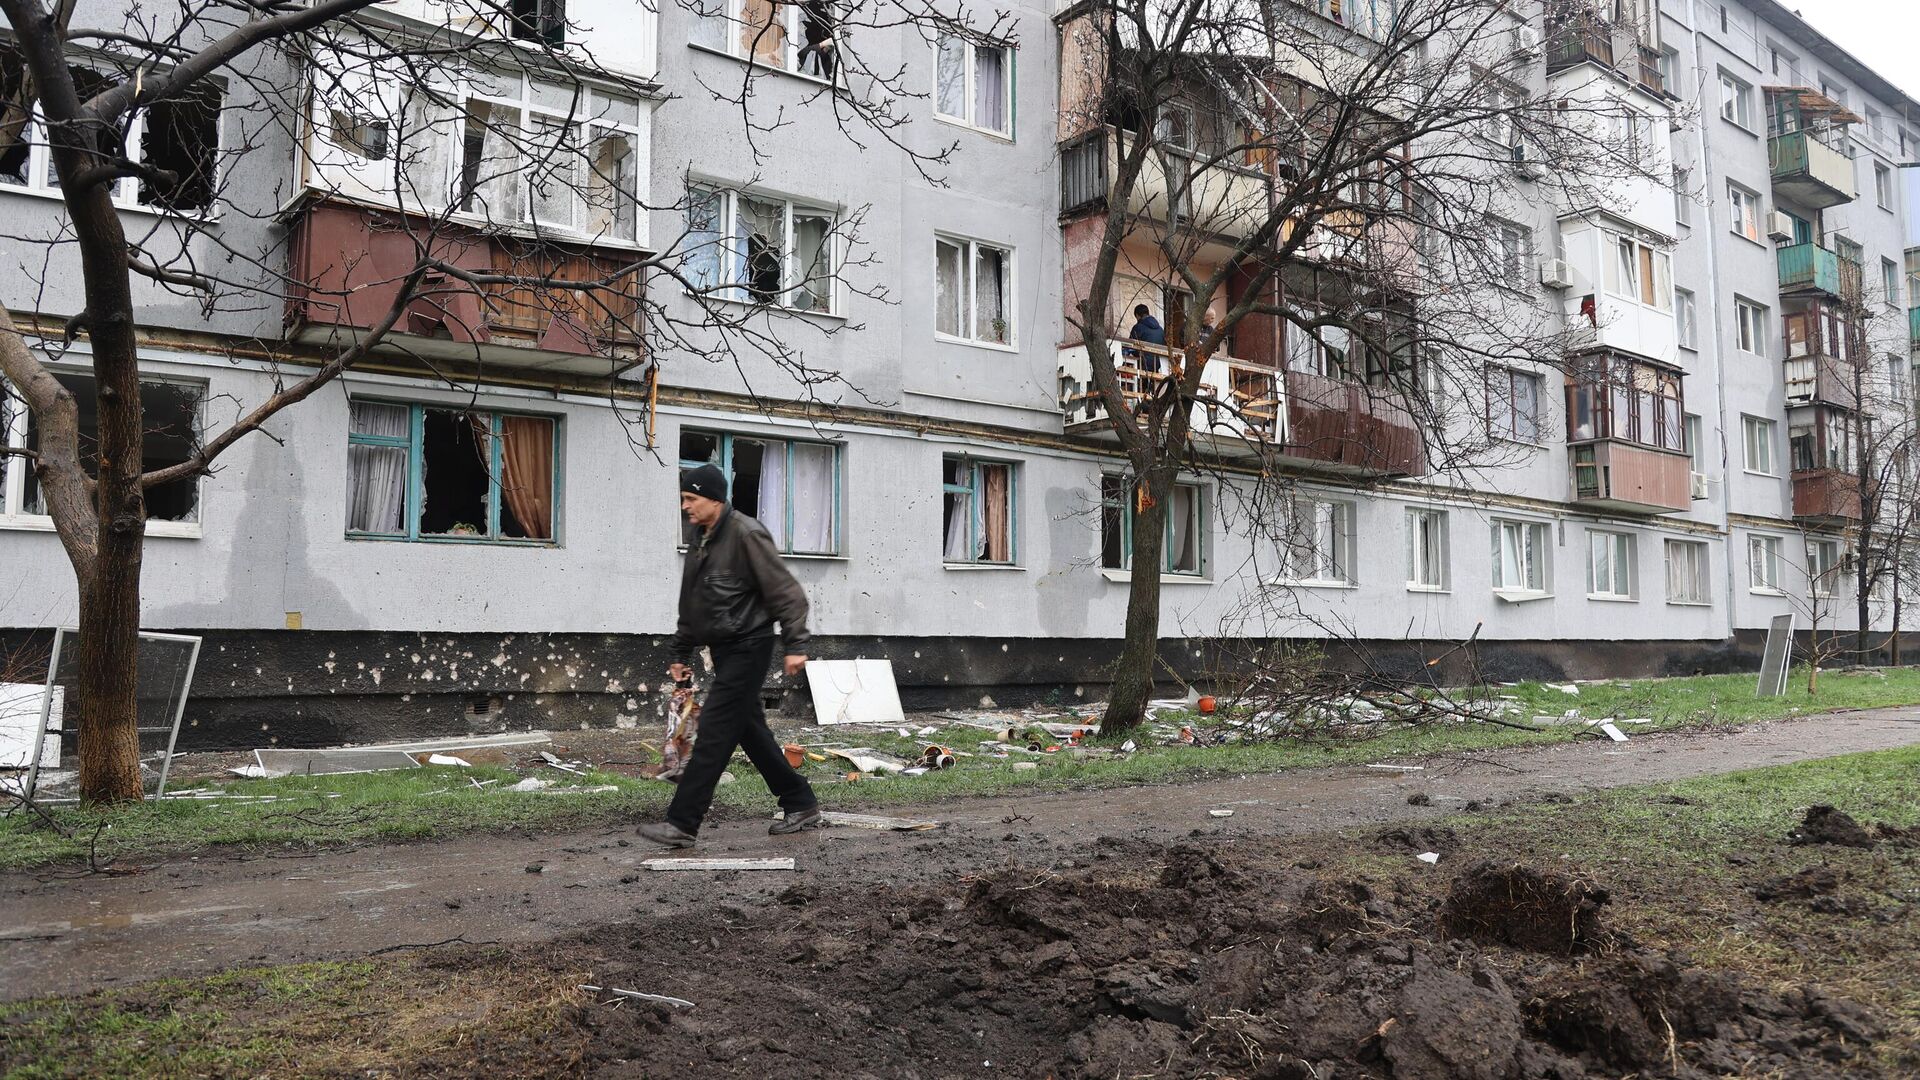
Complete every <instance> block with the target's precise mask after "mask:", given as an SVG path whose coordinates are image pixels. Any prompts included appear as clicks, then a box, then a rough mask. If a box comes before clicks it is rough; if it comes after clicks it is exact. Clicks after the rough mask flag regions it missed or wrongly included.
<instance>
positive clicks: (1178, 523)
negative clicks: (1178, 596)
mask: <svg viewBox="0 0 1920 1080" xmlns="http://www.w3.org/2000/svg"><path fill="white" fill-rule="evenodd" d="M1195 509H1196V507H1195V506H1194V489H1192V488H1190V487H1176V488H1174V489H1173V502H1172V505H1171V506H1169V507H1168V509H1167V514H1168V516H1169V517H1170V518H1171V519H1172V524H1173V545H1172V549H1171V551H1169V552H1168V554H1169V556H1170V561H1169V562H1168V563H1167V569H1169V570H1171V571H1173V572H1174V573H1177V574H1197V573H1199V572H1200V553H1199V551H1198V549H1197V548H1196V546H1195V536H1194V529H1193V521H1194V518H1196V517H1198V516H1199V515H1197V514H1196V513H1194V510H1195Z"/></svg>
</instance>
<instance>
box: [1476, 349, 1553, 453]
mask: <svg viewBox="0 0 1920 1080" xmlns="http://www.w3.org/2000/svg"><path fill="white" fill-rule="evenodd" d="M1487 371H1488V376H1489V377H1488V386H1487V393H1488V401H1487V422H1488V427H1489V428H1490V429H1491V433H1492V435H1493V437H1494V438H1496V439H1504V440H1506V441H1507V442H1515V443H1519V444H1521V445H1523V446H1540V445H1542V444H1543V442H1544V441H1545V438H1546V431H1545V427H1546V425H1545V424H1544V422H1543V413H1544V409H1543V408H1542V406H1541V397H1542V395H1543V394H1544V393H1545V380H1544V379H1542V378H1541V377H1540V376H1539V375H1538V374H1536V373H1534V372H1531V371H1522V370H1521V369H1519V368H1510V367H1504V366H1502V365H1498V364H1496V365H1493V366H1491V367H1489V368H1488V369H1487ZM1502 377H1504V382H1505V385H1504V386H1501V387H1495V386H1494V385H1493V381H1494V380H1495V379H1499V378H1502ZM1522 380H1524V385H1529V386H1532V387H1533V391H1532V394H1533V408H1532V412H1531V414H1530V415H1529V416H1528V419H1529V420H1530V421H1531V422H1532V425H1533V431H1532V434H1531V437H1529V436H1528V434H1527V433H1526V432H1523V431H1521V430H1520V427H1519V423H1518V421H1519V419H1520V418H1521V417H1522V415H1523V414H1522V413H1521V411H1520V396H1519V394H1518V393H1516V391H1515V389H1514V388H1515V387H1517V386H1520V385H1523V382H1522Z"/></svg>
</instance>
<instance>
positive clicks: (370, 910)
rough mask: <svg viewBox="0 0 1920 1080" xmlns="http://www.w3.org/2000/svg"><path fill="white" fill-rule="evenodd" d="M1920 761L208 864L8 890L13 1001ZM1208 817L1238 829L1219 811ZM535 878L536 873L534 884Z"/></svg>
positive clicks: (1504, 768) (1144, 792) (1884, 713)
mask: <svg viewBox="0 0 1920 1080" xmlns="http://www.w3.org/2000/svg"><path fill="white" fill-rule="evenodd" d="M1914 744H1920V709H1917V708H1907V709H1885V710H1876V711H1872V712H1862V713H1851V714H1842V715H1835V716H1822V717H1814V718H1807V719H1801V720H1793V721H1777V722H1773V723H1767V724H1756V725H1753V726H1750V727H1746V728H1743V729H1740V730H1738V731H1736V732H1731V733H1723V734H1684V735H1683V734H1673V735H1657V736H1643V737H1638V738H1635V739H1634V740H1633V741H1632V742H1629V743H1626V744H1624V745H1621V744H1612V743H1601V742H1582V743H1577V744H1568V745H1561V746H1554V747H1547V748H1541V749H1532V750H1515V751H1503V752H1498V753H1489V754H1483V755H1478V756H1475V757H1472V758H1434V759H1429V760H1427V761H1425V762H1424V764H1425V766H1426V767H1425V768H1424V769H1423V770H1422V771H1419V772H1411V773H1408V772H1398V771H1388V770H1377V769H1368V768H1363V767H1349V768H1335V769H1321V770H1303V771H1296V772H1288V773H1282V774H1271V775H1263V776H1250V777H1241V778H1236V779H1230V780H1216V781H1208V782H1204V783H1194V784H1183V785H1171V786H1164V787H1149V788H1122V789H1111V790H1105V791H1092V792H1083V793H1072V794H1051V795H1030V796H1015V797H1004V798H992V799H974V800H968V801H964V802H950V803H946V804H941V805H936V806H931V807H928V808H925V810H924V812H923V813H922V814H921V816H927V817H935V818H938V819H940V820H941V821H944V822H946V828H944V829H942V830H940V831H938V832H926V833H881V832H873V831H868V830H864V829H834V830H829V831H826V832H822V833H813V834H809V835H804V836H800V837H786V838H782V837H769V836H767V835H765V830H764V822H763V820H762V819H753V820H732V821H724V822H719V823H716V824H712V825H710V826H709V828H708V830H707V832H706V834H705V838H704V842H703V844H702V846H701V849H700V854H702V855H707V856H719V855H743V856H763V855H791V856H794V857H795V858H797V859H798V861H799V866H800V869H799V870H798V871H796V872H792V873H786V872H765V873H738V872H735V873H722V874H710V873H675V874H661V873H653V872H650V871H647V870H645V869H643V868H642V867H641V866H640V863H641V861H642V860H644V859H649V858H654V857H657V856H658V855H659V854H660V853H659V852H656V851H654V850H651V849H649V848H646V847H644V846H641V845H639V844H637V843H633V844H630V843H629V842H628V838H629V837H630V833H629V831H628V830H626V829H624V828H610V827H605V828H596V829H591V830H586V831H581V832H574V833H567V834H561V835H553V836H537V837H536V836H524V835H494V836H476V837H468V838H464V839H458V840H449V841H442V842H434V843H424V844H405V845H385V846H378V847H367V848H361V849H356V850H349V851H343V852H338V853H331V854H323V855H318V856H313V857H302V858H270V857H244V856H235V857H224V856H208V857H202V858H198V859H193V860H188V861H182V862H176V863H168V864H163V865H159V866H156V867H154V868H153V869H151V870H149V871H147V872H146V873H144V874H140V875H137V876H131V877H118V878H107V877H94V878H87V879H81V880H49V881H41V880H38V879H36V878H34V877H32V876H30V875H21V874H12V875H0V898H3V899H0V999H12V998H20V997H31V996H40V995H44V994H71V993H79V992H84V991H86V990H89V989H93V988H96V987H101V986H108V985H116V984H125V983H131V982H138V981H143V980H147V979H152V978H157V977H161V976H167V975H197V974H207V973H211V972H215V971H220V970H223V969H226V968H230V967H236V966H247V965H259V964H277V963H289V962H297V961H305V960H321V959H340V958H346V957H357V956H364V955H366V954H368V953H369V952H373V951H376V950H382V949H390V948H392V947H395V946H406V945H425V944H430V943H440V942H445V941H448V940H449V939H454V938H463V939H464V940H466V941H469V942H491V941H499V942H528V941H541V940H547V939H551V938H554V937H557V936H560V935H563V934H566V933H569V932H572V931H575V930H579V929H582V928H585V927H589V926H594V925H598V924H603V923H607V922H612V921H619V920H623V919H624V920H631V919H636V918H637V919H641V920H647V919H655V918H666V917H670V916H671V915H673V914H674V913H675V912H676V911H681V910H684V909H685V908H686V907H688V906H690V905H694V904H700V905H705V906H715V905H725V904H735V905H758V904H763V903H767V902H769V900H770V899H771V897H772V896H773V895H774V894H776V893H778V892H779V891H781V890H783V889H785V888H787V887H788V886H790V885H792V884H793V883H794V882H795V880H796V879H798V880H800V881H805V882H807V883H809V884H810V885H811V886H812V887H814V888H816V889H821V890H843V889H860V888H862V887H864V886H867V885H870V884H874V883H879V882H887V883H895V884H898V883H911V882H914V881H922V880H929V879H937V878H942V877H945V878H954V877H959V876H962V875H965V874H969V873H973V872H976V871H979V870H982V869H987V868H992V867H1002V866H1007V865H1009V864H1016V865H1040V866H1045V865H1050V864H1052V863H1055V862H1058V861H1060V860H1063V859H1071V858H1073V857H1075V856H1076V854H1078V853H1081V852H1083V851H1084V850H1086V849H1088V848H1089V847H1090V846H1091V845H1092V844H1093V842H1094V841H1095V840H1097V839H1098V838H1100V837H1102V836H1131V837H1135V838H1139V839H1145V840H1149V841H1165V840H1172V839H1176V838H1180V837H1184V836H1186V835H1188V834H1190V833H1192V832H1194V831H1195V830H1200V831H1202V832H1204V833H1208V834H1218V835H1221V836H1225V837H1232V836H1234V835H1275V834H1289V833H1306V832H1315V831H1324V830H1328V829H1337V828H1342V827H1345V826H1350V825H1358V824H1367V823H1377V822H1386V821H1398V820H1418V819H1422V818H1428V817H1435V816H1439V815H1442V814H1446V813H1450V812H1454V811H1457V810H1459V809H1461V808H1462V807H1463V806H1464V805H1465V803H1466V802H1468V801H1469V800H1480V801H1483V802H1485V801H1502V800H1507V799H1526V798H1528V797H1532V796H1538V795H1541V794H1544V793H1547V792H1575V791H1580V790H1586V789H1592V788H1600V787H1612V786H1619V785H1626V784H1639V783H1650V782H1659V781H1663V780H1675V779H1681V778H1685V777H1689V776H1701V775H1709V774H1714V773H1721V772H1732V771H1736V770H1739V769H1748V768H1756V767H1760V766H1766V765H1778V764H1785V763H1788V762H1793V761H1801V760H1807V759H1811V758H1819V757H1827V756H1832V755H1838V754H1847V753H1856V752H1860V751H1866V750H1884V749H1892V748H1895V747H1901V746H1908V745H1914ZM1412 763H1416V762H1414V761H1413V760H1412V759H1396V764H1412ZM1414 792H1425V793H1427V794H1428V795H1429V796H1430V798H1431V800H1432V801H1431V805H1430V806H1425V807H1419V806H1411V805H1409V804H1408V803H1407V796H1408V795H1409V794H1412V793H1414ZM1215 809H1221V810H1232V811H1233V815H1232V816H1231V817H1227V818H1215V817H1212V816H1210V815H1209V814H1208V813H1207V812H1208V811H1209V810H1215ZM769 812H771V808H769ZM891 813H896V814H902V815H904V814H908V813H914V812H913V811H905V810H897V811H891ZM536 864H538V865H541V866H542V870H541V871H540V872H537V873H536V872H530V870H529V869H528V868H529V867H530V866H533V865H536Z"/></svg>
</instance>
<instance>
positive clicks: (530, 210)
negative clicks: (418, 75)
mask: <svg viewBox="0 0 1920 1080" xmlns="http://www.w3.org/2000/svg"><path fill="white" fill-rule="evenodd" d="M480 78H481V79H482V80H484V82H483V83H476V82H475V81H473V80H472V79H467V80H463V81H462V82H461V84H460V85H459V87H458V88H457V89H456V91H455V101H454V103H455V105H456V106H457V111H456V112H455V113H454V121H453V123H452V125H451V128H452V130H450V131H449V132H447V133H446V134H445V136H444V137H445V138H447V139H449V140H451V146H450V147H449V149H448V153H447V169H448V175H447V177H446V179H445V182H444V183H443V184H442V185H440V186H439V188H438V190H440V191H443V192H445V198H444V201H443V202H441V203H438V204H431V205H430V206H429V207H428V208H430V209H431V208H437V206H439V205H445V204H447V203H452V204H454V205H455V206H456V209H454V210H452V211H450V215H451V216H452V217H453V218H454V219H455V220H463V219H464V220H468V221H476V222H484V223H486V224H489V225H495V226H499V225H506V226H510V227H512V226H518V227H520V228H524V229H529V230H535V231H538V232H541V233H544V234H551V233H561V234H565V235H568V236H577V237H582V238H588V239H591V240H593V242H594V243H595V244H617V245H622V246H626V247H633V246H635V245H636V244H637V242H638V237H639V234H640V231H641V229H642V228H643V222H644V220H645V218H646V214H647V207H646V204H645V202H644V200H642V199H641V197H640V185H641V184H642V183H644V182H645V174H646V172H647V169H648V166H649V162H648V161H647V159H646V157H645V156H642V157H641V160H640V161H639V162H638V167H636V168H635V170H634V178H633V189H632V190H631V191H629V192H627V193H626V194H627V196H628V197H629V198H631V199H633V200H634V213H633V218H634V225H633V227H634V235H633V236H620V235H618V234H616V233H609V232H594V231H592V230H589V229H588V228H586V227H585V224H584V222H583V223H581V224H579V225H575V224H573V223H568V222H558V221H550V220H546V219H543V218H542V217H541V216H540V215H539V214H538V213H536V212H535V205H536V200H535V197H534V186H535V185H534V183H533V178H532V175H531V173H532V170H531V169H530V168H528V167H527V164H526V163H525V162H523V163H522V173H521V177H520V181H519V182H518V183H517V184H515V185H514V186H515V197H516V198H515V201H516V203H517V205H516V206H515V207H514V213H515V217H514V218H513V219H512V220H510V221H499V220H496V219H492V218H490V217H489V216H488V215H486V214H484V213H475V212H473V211H468V210H460V209H458V208H457V205H458V201H459V200H460V199H462V198H464V197H465V193H464V192H462V191H461V190H460V184H461V178H462V175H463V173H464V170H465V166H466V139H465V130H464V129H465V125H466V116H467V108H468V103H469V102H473V101H484V102H487V103H488V104H491V105H500V106H504V107H506V108H509V109H516V110H518V111H519V114H520V120H521V124H522V128H523V134H522V135H521V136H520V142H521V143H522V144H523V145H524V146H528V147H530V146H531V145H532V143H533V138H532V136H531V135H530V134H527V133H526V132H530V131H531V130H532V124H531V121H532V120H533V118H535V117H540V118H543V119H545V120H547V121H549V122H552V123H555V124H559V125H566V126H569V127H574V128H578V129H580V130H579V135H578V136H577V138H576V141H575V143H574V146H575V147H576V148H577V153H578V160H577V162H576V163H575V164H576V166H577V168H578V169H579V171H578V172H577V173H576V174H575V179H574V180H573V182H572V190H573V193H574V194H573V200H574V205H575V207H576V208H582V207H584V205H585V203H584V201H583V200H584V195H585V190H586V186H587V169H588V166H589V164H590V163H591V161H592V158H591V157H590V156H589V154H588V148H589V147H591V146H593V144H594V133H595V132H596V131H614V132H619V133H622V134H625V135H627V136H628V137H629V138H631V139H632V140H633V148H634V151H635V153H636V154H640V155H645V154H646V153H647V148H646V146H645V140H646V135H645V133H644V132H643V131H642V130H641V128H640V125H639V123H638V122H637V121H638V117H639V110H640V109H642V108H645V104H644V103H643V102H641V101H640V100H639V99H638V98H635V97H631V96H629V95H626V94H616V93H608V92H606V91H603V90H601V89H600V88H598V87H594V86H591V85H587V86H582V87H580V94H581V98H582V99H581V100H578V101H576V102H573V103H569V104H568V105H545V104H540V103H539V102H538V100H537V97H538V95H537V94H536V92H535V86H536V84H537V83H539V82H540V80H537V79H535V78H534V76H533V73H532V72H520V73H515V74H509V75H502V74H494V73H487V74H485V75H482V76H480ZM508 84H510V85H512V86H513V88H514V90H515V95H514V96H511V97H509V96H507V95H505V94H499V93H488V92H486V88H487V87H488V86H492V87H500V86H503V85H508ZM546 85H549V86H552V85H553V84H546ZM559 88H560V89H561V90H563V91H566V90H570V89H572V88H571V87H568V86H566V85H564V84H560V86H559ZM603 95H604V96H605V97H607V98H609V99H618V101H617V103H615V104H617V106H620V107H624V106H625V105H628V104H631V105H633V106H634V116H635V122H634V123H625V122H622V121H619V120H616V119H613V118H611V117H610V116H609V115H608V112H607V108H606V107H604V106H602V105H601V103H600V98H601V97H602V96H603ZM516 149H518V148H516ZM556 156H557V155H556ZM431 179H432V178H431V177H429V180H431Z"/></svg>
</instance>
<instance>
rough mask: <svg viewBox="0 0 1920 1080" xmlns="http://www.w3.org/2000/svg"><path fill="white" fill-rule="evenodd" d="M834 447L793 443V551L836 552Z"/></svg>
mask: <svg viewBox="0 0 1920 1080" xmlns="http://www.w3.org/2000/svg"><path fill="white" fill-rule="evenodd" d="M833 464H834V462H833V447H831V446H827V445H824V444H821V443H794V444H793V486H792V490H793V550H794V551H797V552H815V553H826V552H832V551H833V550H834V529H833V525H834V521H833V519H834V505H833V497H834V491H833Z"/></svg>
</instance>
